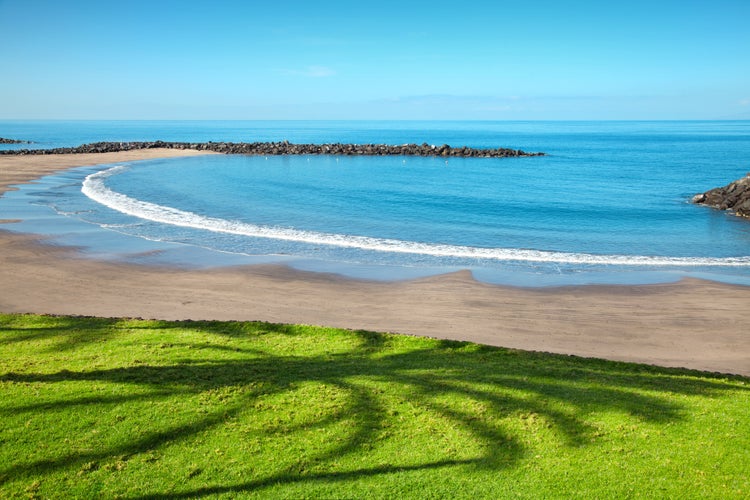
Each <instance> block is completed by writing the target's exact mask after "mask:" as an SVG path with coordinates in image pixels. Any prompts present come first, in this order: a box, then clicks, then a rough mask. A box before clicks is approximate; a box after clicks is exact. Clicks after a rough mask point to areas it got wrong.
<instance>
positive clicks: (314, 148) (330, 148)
mask: <svg viewBox="0 0 750 500" xmlns="http://www.w3.org/2000/svg"><path fill="white" fill-rule="evenodd" d="M153 148H168V149H195V150H198V151H214V152H217V153H225V154H245V155H265V156H267V155H321V154H323V155H363V156H385V155H388V156H396V155H403V156H446V157H447V156H451V157H466V158H469V157H471V158H474V157H482V158H505V157H518V156H544V153H527V152H525V151H521V150H518V149H507V148H497V149H475V148H469V147H461V148H451V147H450V146H448V145H447V144H443V145H442V146H439V147H436V146H431V145H428V144H426V143H425V144H421V145H417V144H403V145H401V146H394V145H388V144H365V145H361V144H341V143H335V144H322V145H321V144H292V143H290V142H289V141H283V142H251V143H246V142H241V143H233V142H204V143H187V142H164V141H153V142H95V143H92V144H83V145H81V146H77V147H74V148H55V149H20V150H15V151H0V154H15V155H48V154H66V153H108V152H116V151H131V150H135V149H153Z"/></svg>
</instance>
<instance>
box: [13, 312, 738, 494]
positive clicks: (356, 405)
mask: <svg viewBox="0 0 750 500" xmlns="http://www.w3.org/2000/svg"><path fill="white" fill-rule="evenodd" d="M748 471H750V379H747V378H742V377H728V376H718V375H712V374H707V373H702V372H695V371H688V370H676V369H663V368H654V367H648V366H643V365H636V364H627V363H615V362H608V361H601V360H594V359H582V358H576V357H570V356H558V355H549V354H539V353H528V352H522V351H515V350H508V349H499V348H493V347H486V346H480V345H476V344H470V343H461V342H447V341H439V340H432V339H423V338H413V337H407V336H399V335H388V334H380V333H373V332H364V331H356V332H353V331H346V330H337V329H329V328H317V327H308V326H284V325H275V324H265V323H222V322H162V321H142V320H116V319H93V318H70V317H46V316H26V315H0V497H2V498H8V497H10V498H13V497H19V498H28V497H32V498H34V497H41V498H46V497H54V498H59V497H79V498H97V497H107V498H113V497H115V498H160V497H165V498H166V497H169V498H181V497H185V498H194V497H201V496H210V497H228V498H229V497H253V496H257V497H263V498H268V497H272V498H350V497H361V498H363V497H367V498H402V497H407V498H408V497H418V498H461V497H464V498H477V497H483V498H506V497H522V498H550V497H571V496H575V497H590V498H612V497H618V498H625V497H636V498H637V497H669V498H748V497H750V473H749V472H748Z"/></svg>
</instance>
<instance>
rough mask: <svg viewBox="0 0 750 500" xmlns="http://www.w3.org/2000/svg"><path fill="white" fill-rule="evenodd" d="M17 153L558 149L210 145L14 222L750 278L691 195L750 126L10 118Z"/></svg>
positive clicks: (75, 174)
mask: <svg viewBox="0 0 750 500" xmlns="http://www.w3.org/2000/svg"><path fill="white" fill-rule="evenodd" d="M0 137H9V138H15V139H24V140H29V141H33V142H34V143H35V144H33V145H32V146H29V145H21V146H18V145H8V146H5V145H3V146H2V147H3V148H4V149H14V148H23V147H35V148H50V147H59V146H75V145H78V144H82V143H87V142H96V141H133V140H165V141H200V142H206V141H217V142H218V141H234V142H240V141H245V142H253V141H282V140H288V141H290V142H296V143H324V142H347V143H388V144H403V143H423V142H426V143H428V144H435V145H440V144H444V143H445V144H450V145H451V146H464V145H467V146H473V147H510V148H518V149H524V150H527V151H543V152H545V153H547V156H544V157H531V158H508V159H459V158H452V159H450V160H448V161H446V160H445V159H442V158H417V157H344V156H292V157H286V156H285V157H263V156H257V157H249V156H223V155H221V156H219V155H216V156H204V157H195V158H184V159H169V160H155V161H144V162H135V163H131V164H124V165H102V166H98V167H93V168H92V167H87V168H80V169H74V170H71V171H68V172H65V173H63V174H60V175H54V176H49V177H46V178H44V179H42V180H40V182H38V183H35V184H33V185H28V186H25V187H23V188H22V189H21V190H19V191H15V192H11V193H8V194H6V195H5V196H4V197H3V198H2V199H0V219H22V220H23V221H24V222H22V223H18V224H12V225H8V224H6V225H4V226H3V229H6V230H14V231H22V232H34V233H40V234H46V235H52V236H53V239H52V241H53V242H55V243H58V244H64V245H75V246H78V247H80V248H81V249H82V250H83V251H85V252H87V253H89V254H91V255H92V256H95V257H103V258H115V259H122V260H127V261H134V262H141V263H154V264H173V265H180V266H186V265H195V266H212V265H228V264H240V263H248V262H249V263H253V262H280V263H285V264H288V265H291V266H293V267H296V268H300V269H306V270H313V271H325V272H334V273H339V274H344V275H347V276H354V277H364V278H370V279H401V278H411V277H415V276H425V275H430V274H434V273H440V272H448V271H453V270H459V269H470V270H472V271H473V272H474V275H475V276H476V277H477V278H478V279H481V280H485V281H489V282H496V283H507V284H516V285H526V286H546V285H561V284H582V283H651V282H661V281H672V280H676V279H679V278H681V277H685V276H694V277H701V278H709V279H717V280H722V281H728V282H733V283H741V284H748V285H750V221H747V220H743V219H739V218H737V217H734V216H732V215H730V214H727V213H723V212H718V211H715V210H711V209H708V208H705V207H700V206H695V205H692V204H690V203H689V200H690V198H691V196H692V195H694V194H695V193H697V192H701V191H705V190H707V189H709V188H712V187H715V186H719V185H724V184H727V183H728V182H730V181H732V180H735V179H737V178H739V177H741V176H743V175H745V174H746V173H747V171H749V170H750V122H749V121H726V122H721V121H701V122H689V121H680V122H381V121H377V122H359V121H354V122H288V121H284V122H237V121H228V122H225V121H221V122H219V121H217V122H205V121H196V122H169V121H165V122H101V121H97V122H89V121H75V122H62V121H59V122H56V121H44V122H42V121H26V122H7V121H6V122H3V121H0Z"/></svg>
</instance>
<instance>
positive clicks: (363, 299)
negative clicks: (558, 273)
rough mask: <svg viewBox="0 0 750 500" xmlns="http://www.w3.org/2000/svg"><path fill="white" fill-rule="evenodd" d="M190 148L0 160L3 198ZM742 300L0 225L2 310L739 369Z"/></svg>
mask: <svg viewBox="0 0 750 500" xmlns="http://www.w3.org/2000/svg"><path fill="white" fill-rule="evenodd" d="M191 154H198V153H197V152H193V151H181V150H146V151H131V152H125V153H105V154H90V155H48V156H0V193H2V192H4V191H5V190H6V189H7V187H8V185H10V184H14V183H15V184H17V183H21V182H25V181H29V180H32V179H34V178H37V177H39V176H41V175H44V174H48V173H50V172H53V171H57V170H61V169H65V168H70V167H73V166H82V165H93V164H100V163H114V162H118V161H127V160H135V159H147V158H155V157H166V156H184V155H191ZM0 219H2V214H0ZM749 306H750V287H741V286H732V285H725V284H719V283H713V282H706V281H700V280H693V279H690V280H684V281H682V282H680V283H674V284H660V285H643V286H576V287H559V288H538V289H533V288H512V287H501V286H494V285H488V284H483V283H479V282H477V281H475V280H474V279H473V278H472V277H471V274H470V273H469V272H459V273H453V274H449V275H443V276H436V277H431V278H425V279H418V280H413V281H405V282H395V283H382V282H371V281H358V280H349V279H343V278H340V277H337V276H333V275H327V274H319V273H308V272H300V271H294V270H291V269H288V268H285V267H282V266H243V267H227V268H222V269H211V270H181V269H172V268H154V267H146V266H137V265H129V264H128V265H126V264H118V263H112V262H101V261H95V260H91V259H85V258H82V257H81V256H80V255H78V254H77V253H76V252H75V251H74V249H66V248H59V247H56V246H52V245H44V244H42V242H40V241H39V240H38V239H37V238H35V237H32V236H26V235H19V234H14V233H9V232H6V231H2V226H1V225H0V311H2V312H7V313H9V312H32V313H49V314H79V315H94V316H126V317H145V318H159V319H219V320H262V321H272V322H283V323H305V324H315V325H327V326H336V327H342V328H352V329H367V330H377V331H388V332H397V333H407V334H413V335H424V336H430V337H439V338H446V339H458V340H470V341H474V342H480V343H484V344H490V345H497V346H504V347H513V348H519V349H528V350H536V351H549V352H556V353H564V354H575V355H579V356H591V357H600V358H607V359H613V360H622V361H636V362H643V363H649V364H656V365H662V366H675V367H688V368H695V369H700V370H709V371H717V372H725V373H737V374H743V375H750V329H748V327H747V321H746V320H747V315H748V308H749Z"/></svg>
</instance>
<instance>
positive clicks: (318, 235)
mask: <svg viewBox="0 0 750 500" xmlns="http://www.w3.org/2000/svg"><path fill="white" fill-rule="evenodd" d="M126 168H127V167H125V166H116V167H112V168H110V169H108V170H104V171H101V172H97V173H94V174H91V175H89V176H88V177H86V179H85V180H84V181H83V187H82V188H81V191H82V192H83V193H84V194H85V195H86V196H88V197H89V198H91V199H92V200H94V201H96V202H98V203H100V204H102V205H105V206H107V207H109V208H111V209H113V210H116V211H118V212H122V213H124V214H128V215H132V216H134V217H138V218H140V219H145V220H149V221H154V222H159V223H162V224H169V225H173V226H180V227H188V228H194V229H202V230H206V231H212V232H216V233H225V234H236V235H242V236H249V237H255V238H270V239H275V240H283V241H292V242H298V243H308V244H314V245H330V246H335V247H339V248H353V249H360V250H369V251H376V252H392V253H400V254H414V255H428V256H433V257H451V258H466V259H486V260H494V261H515V262H537V263H556V264H588V265H617V266H678V267H685V266H689V267H706V266H708V267H720V266H722V267H723V266H734V267H750V256H745V257H723V258H719V257H665V256H645V255H598V254H586V253H568V252H551V251H543V250H527V249H517V248H481V247H470V246H460V245H443V244H437V243H420V242H415V241H402V240H395V239H387V238H372V237H368V236H353V235H345V234H332V233H322V232H315V231H303V230H299V229H291V228H282V227H270V226H260V225H256V224H248V223H244V222H239V221H231V220H226V219H219V218H215V217H207V216H203V215H199V214H195V213H192V212H187V211H184V210H180V209H177V208H172V207H166V206H162V205H157V204H154V203H150V202H147V201H141V200H137V199H134V198H131V197H129V196H126V195H124V194H121V193H117V192H115V191H112V190H111V189H109V188H108V187H107V186H106V184H105V180H106V179H107V178H108V177H111V176H113V175H117V174H118V173H121V172H123V171H124V170H125V169H126Z"/></svg>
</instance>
